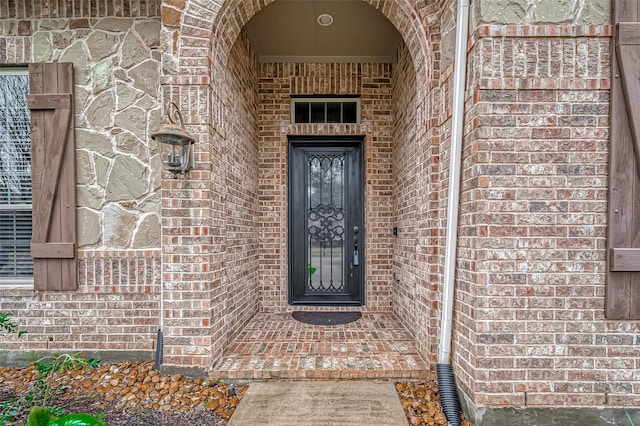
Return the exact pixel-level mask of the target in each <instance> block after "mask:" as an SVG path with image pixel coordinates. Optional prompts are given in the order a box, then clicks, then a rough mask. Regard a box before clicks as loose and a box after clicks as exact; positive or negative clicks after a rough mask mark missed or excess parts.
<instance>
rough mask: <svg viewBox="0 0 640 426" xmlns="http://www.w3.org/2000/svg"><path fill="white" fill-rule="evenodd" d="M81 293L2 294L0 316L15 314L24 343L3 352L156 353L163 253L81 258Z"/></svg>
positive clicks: (6, 342)
mask: <svg viewBox="0 0 640 426" xmlns="http://www.w3.org/2000/svg"><path fill="white" fill-rule="evenodd" d="M78 278H79V280H78V290H77V291H75V292H64V293H58V292H36V291H34V290H33V289H26V288H10V287H5V288H3V289H0V311H1V312H11V313H13V314H14V316H15V319H16V321H17V322H18V323H19V324H20V327H21V328H22V329H25V330H27V331H28V333H27V334H25V335H24V336H22V338H21V339H19V340H18V339H16V338H15V337H13V336H5V337H3V339H2V346H1V347H0V348H1V349H3V350H11V349H20V350H30V351H31V350H103V351H105V350H109V351H110V350H128V351H140V350H149V351H151V350H154V349H155V333H156V331H157V330H158V324H159V318H160V309H159V293H160V253H159V251H158V250H153V251H140V252H132V251H126V252H112V251H101V252H87V251H82V252H80V253H79V259H78Z"/></svg>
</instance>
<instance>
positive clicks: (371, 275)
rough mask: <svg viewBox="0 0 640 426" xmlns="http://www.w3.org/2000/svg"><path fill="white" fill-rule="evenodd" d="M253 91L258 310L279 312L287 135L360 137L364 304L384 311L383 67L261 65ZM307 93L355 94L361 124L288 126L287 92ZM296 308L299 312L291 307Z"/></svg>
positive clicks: (387, 287) (386, 80)
mask: <svg viewBox="0 0 640 426" xmlns="http://www.w3.org/2000/svg"><path fill="white" fill-rule="evenodd" d="M258 90H259V104H258V105H259V127H260V133H259V138H260V144H259V149H260V164H259V170H260V172H259V173H260V212H261V214H260V223H261V227H260V271H261V275H260V295H261V307H262V309H263V310H265V311H270V312H284V311H285V310H286V309H287V286H288V271H287V265H288V255H287V250H288V249H287V232H288V231H287V221H288V219H287V217H288V213H287V208H288V201H287V194H288V192H287V185H288V183H287V168H288V163H287V156H288V152H287V149H288V139H287V136H288V135H320V136H340V135H364V136H365V144H364V150H365V244H366V260H365V264H364V267H365V274H366V278H365V291H366V294H365V306H366V307H365V309H366V310H369V311H380V310H382V311H388V310H390V307H391V282H392V275H391V247H392V236H391V235H392V227H393V225H392V210H391V183H392V181H391V173H392V171H391V165H392V163H391V161H392V158H391V151H392V131H393V127H392V123H393V122H392V111H391V65H390V64H355V63H354V64H352V63H273V64H271V63H261V64H259V83H258ZM309 94H313V95H361V108H362V110H361V123H360V124H291V95H309ZM299 308H300V309H305V307H298V306H296V309H299ZM307 309H319V308H317V307H316V308H311V307H308V308H307ZM325 309H326V308H325ZM350 309H353V308H350Z"/></svg>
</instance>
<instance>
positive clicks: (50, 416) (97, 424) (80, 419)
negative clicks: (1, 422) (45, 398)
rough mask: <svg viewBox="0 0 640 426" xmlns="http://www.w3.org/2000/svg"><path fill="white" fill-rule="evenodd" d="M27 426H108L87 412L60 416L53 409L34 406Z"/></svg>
mask: <svg viewBox="0 0 640 426" xmlns="http://www.w3.org/2000/svg"><path fill="white" fill-rule="evenodd" d="M26 426H106V425H105V423H102V422H101V421H100V420H99V419H97V418H95V417H93V416H91V415H89V414H85V413H77V414H70V415H68V416H64V417H60V418H58V417H57V416H56V415H55V414H54V413H53V412H52V411H51V410H49V409H47V408H43V407H37V406H36V407H33V408H31V412H30V413H29V419H28V421H27V424H26Z"/></svg>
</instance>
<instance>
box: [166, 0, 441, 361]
mask: <svg viewBox="0 0 640 426" xmlns="http://www.w3.org/2000/svg"><path fill="white" fill-rule="evenodd" d="M205 3H206V2H202V1H199V2H197V3H196V2H186V4H185V6H184V9H182V10H179V8H178V7H176V6H166V7H167V8H168V9H171V10H175V11H179V12H180V18H179V26H178V27H176V29H174V30H172V29H171V28H167V31H166V33H165V39H166V41H167V43H172V44H173V46H174V50H173V51H174V55H173V56H171V55H167V58H165V63H166V64H167V68H171V66H173V67H174V72H172V74H171V75H170V76H167V77H166V78H165V85H164V86H163V90H164V97H165V100H169V99H170V100H174V101H176V102H179V103H180V106H181V109H182V111H183V116H184V117H186V118H185V121H186V122H187V123H188V128H189V130H190V131H192V133H194V134H196V135H197V140H198V142H197V144H196V154H195V171H194V172H191V173H190V176H189V178H188V179H186V180H185V181H165V182H163V187H164V189H165V191H164V192H163V206H164V210H163V218H165V219H164V222H163V229H164V230H166V232H164V237H163V254H164V285H163V288H164V289H165V290H164V291H165V292H166V293H167V295H168V296H169V297H165V302H164V304H165V312H167V317H166V318H165V323H166V324H168V325H171V327H175V328H174V329H175V330H179V332H178V333H177V334H176V335H175V336H174V337H172V336H171V335H170V334H169V333H168V336H167V337H166V338H165V353H166V356H165V362H166V363H168V364H171V363H175V364H183V363H185V360H186V359H188V360H189V361H188V363H189V364H191V365H193V364H194V360H196V362H195V364H200V365H203V366H207V365H210V363H218V365H220V363H219V360H220V359H221V357H222V356H223V353H224V352H225V350H226V349H228V348H229V347H230V346H229V345H230V344H231V343H232V342H233V341H234V339H236V338H237V337H238V336H239V335H240V333H241V332H242V330H243V329H244V330H245V331H244V332H243V333H245V332H247V328H246V325H247V323H249V321H250V320H252V319H255V318H256V315H258V314H259V313H263V314H261V315H267V314H273V315H286V313H287V312H288V311H291V309H292V308H291V302H292V296H291V285H290V275H291V268H290V262H291V259H292V253H291V252H292V250H293V249H292V245H291V244H290V243H289V241H290V234H291V229H292V228H291V223H290V222H291V218H292V217H294V216H295V215H296V214H297V213H296V212H295V211H293V212H292V211H291V198H290V197H291V195H290V193H291V185H290V180H291V174H290V168H291V164H290V163H289V161H290V155H289V153H290V149H291V146H292V145H291V140H292V139H295V138H296V137H299V136H305V137H313V138H314V141H315V142H314V143H315V144H316V145H317V146H320V147H323V146H325V145H326V143H327V142H330V141H335V140H339V139H344V138H347V139H350V140H351V141H353V140H359V141H360V142H359V143H361V148H362V176H363V178H362V183H361V188H360V189H361V190H362V199H363V206H362V214H363V218H362V225H363V227H364V231H363V234H362V236H361V237H360V236H358V238H362V240H363V241H360V246H359V249H360V250H359V252H361V253H362V255H363V257H362V258H361V259H360V260H359V261H358V262H361V263H362V270H363V271H364V273H363V277H362V290H361V291H362V294H360V295H359V296H358V297H359V298H358V299H357V303H352V304H351V305H350V309H354V308H355V309H358V310H361V311H364V312H365V313H367V314H368V315H370V317H369V320H370V321H372V322H375V321H378V322H380V323H385V324H387V325H389V326H390V327H391V328H392V329H398V330H399V329H401V328H403V327H406V328H409V330H410V331H411V332H410V333H407V331H406V329H404V332H403V333H401V336H400V340H399V342H400V343H398V344H397V345H396V346H398V347H401V346H407V345H408V347H409V348H413V349H410V350H409V352H410V356H411V357H412V358H411V359H413V360H414V361H415V362H422V361H421V357H423V358H428V357H429V356H430V355H431V354H430V352H429V351H428V348H429V347H430V344H431V339H432V336H434V335H435V333H434V332H433V330H430V327H434V325H433V324H431V323H429V321H428V317H429V315H430V314H429V311H430V309H431V306H432V304H433V302H434V301H435V300H436V295H435V292H434V290H433V289H432V288H430V287H429V286H428V285H427V283H426V279H425V278H424V275H425V274H424V273H423V270H422V269H421V268H422V267H423V266H424V265H426V264H427V263H428V262H429V261H430V260H432V259H428V256H429V254H428V253H424V254H423V255H421V254H420V253H419V252H416V247H417V244H422V243H418V240H419V239H420V238H422V237H423V236H424V235H426V234H428V233H429V231H428V230H427V227H429V226H431V225H430V224H428V223H427V222H426V221H421V220H420V221H417V220H416V219H418V216H416V215H417V214H422V215H423V216H424V217H426V216H427V215H429V214H430V213H429V212H428V211H426V210H425V207H424V204H422V203H423V201H424V199H423V195H421V193H420V191H421V188H422V187H424V186H425V182H428V181H429V179H430V176H431V175H433V174H434V170H433V168H430V167H429V165H432V164H435V163H436V162H435V161H431V160H430V157H437V156H438V153H437V147H435V145H434V143H433V140H434V138H435V139H436V140H437V133H436V129H434V126H433V121H434V120H432V117H431V115H432V114H433V106H432V105H434V103H435V100H436V99H437V95H436V94H434V93H435V92H434V88H433V86H434V83H433V76H434V74H435V73H436V65H437V61H435V59H434V58H436V57H437V55H436V54H435V53H434V52H433V46H432V44H431V42H430V40H429V38H428V37H427V33H435V28H428V27H425V25H424V24H423V23H424V22H428V21H426V20H425V19H426V18H427V17H428V16H429V14H430V13H431V12H430V11H429V10H427V7H426V6H425V7H424V8H422V9H419V8H416V6H415V5H414V4H412V2H405V1H389V2H373V3H371V2H363V3H362V5H363V6H366V7H367V8H372V9H371V10H374V11H375V9H377V12H376V13H378V14H380V15H381V16H384V17H386V19H388V20H389V21H390V22H391V23H392V24H393V26H394V27H395V28H396V29H397V30H398V33H399V35H400V37H399V40H402V41H400V42H399V43H398V45H397V47H396V48H395V49H394V51H393V52H392V55H390V60H389V61H371V60H368V61H365V60H362V59H361V58H354V59H353V60H351V61H349V60H344V58H342V59H341V60H330V59H327V58H324V59H313V60H309V59H308V58H307V60H306V61H295V60H293V61H291V60H290V61H284V60H282V61H270V60H263V59H262V58H261V57H260V52H257V51H256V48H255V46H254V44H255V43H254V42H252V40H251V33H250V28H249V30H248V27H247V24H250V20H251V18H252V17H254V16H258V15H257V14H259V13H261V12H260V11H261V10H262V9H265V8H269V7H271V6H270V5H269V4H263V3H262V2H259V3H257V4H256V3H255V2H248V1H229V2H225V3H224V4H223V6H222V7H221V8H219V9H218V8H217V7H216V6H215V4H214V3H213V2H211V4H210V5H206V4H205ZM266 3H269V2H266ZM276 3H279V2H276ZM285 3H287V2H282V3H281V4H283V5H284V4H285ZM367 3H369V4H367ZM359 4H360V3H359ZM265 10H267V9H265ZM319 12H321V11H319ZM433 13H435V12H433ZM320 14H321V13H320ZM314 24H315V22H314ZM309 56H310V55H309ZM296 96H299V97H305V96H307V97H315V96H320V97H324V98H326V97H332V96H336V97H340V98H343V99H344V98H349V97H353V98H357V99H358V100H359V104H360V108H361V110H360V115H361V120H358V121H357V122H355V123H318V122H315V123H307V124H304V123H300V122H296V121H295V120H292V112H291V110H292V99H294V98H295V97H296ZM350 143H351V142H350ZM318 144H319V145H318ZM323 144H325V145H323ZM418 153H420V154H419V155H418ZM362 225H360V224H358V225H357V226H356V225H354V224H351V225H350V226H349V227H350V229H354V227H355V228H357V227H359V226H362ZM185 227H187V228H190V229H192V230H193V229H194V228H195V229H197V230H198V234H197V235H195V236H194V235H192V234H190V235H187V233H186V232H185V234H183V235H179V234H178V235H176V233H175V229H176V228H179V229H184V228H185ZM354 236H355V235H354V234H349V235H348V236H347V241H349V243H350V242H351V240H352V239H353V238H354ZM354 248H355V249H356V250H357V247H354ZM351 256H352V257H351V264H352V265H353V263H354V262H355V261H354V259H355V255H354V254H352V255H351ZM421 257H422V258H421ZM185 259H187V262H185ZM309 267H310V268H311V267H314V266H313V265H311V264H310V265H309ZM314 268H315V267H314ZM169 290H171V291H169ZM185 298H186V299H187V300H188V303H185ZM303 305H306V304H303ZM297 308H300V307H299V306H298V307H297ZM302 309H311V310H314V309H319V308H318V307H317V306H316V304H314V303H312V304H311V306H302ZM323 309H335V308H334V307H323ZM178 310H179V311H180V313H178ZM174 312H175V315H176V316H172V314H173V313H174ZM376 318H377V319H376ZM269 321H270V324H271V325H272V326H273V327H276V328H277V327H287V324H286V323H280V322H279V321H280V318H275V319H273V318H272V319H269V320H268V321H267V320H264V321H263V323H267V322H269ZM251 324H253V323H251ZM251 324H250V327H251ZM273 324H279V325H273ZM271 331H273V330H271ZM265 332H268V330H266V331H265ZM412 335H413V336H412ZM178 336H179V337H178ZM414 336H415V337H419V339H418V340H417V349H416V341H415V340H414ZM374 340H375V339H374ZM387 340H388V341H389V342H393V341H394V340H393V338H391V339H389V338H387ZM185 345H186V346H188V349H185ZM347 346H348V345H347ZM383 346H384V345H383ZM293 350H294V351H298V352H299V350H297V349H293ZM418 353H419V354H418ZM227 361H228V359H227ZM414 361H411V360H405V361H403V362H404V363H405V364H406V365H407V366H410V365H412V363H414ZM423 367H424V364H420V365H419V366H418V367H417V368H416V370H417V371H426V368H423ZM386 368H388V366H387V367H386ZM408 368H409V367H408Z"/></svg>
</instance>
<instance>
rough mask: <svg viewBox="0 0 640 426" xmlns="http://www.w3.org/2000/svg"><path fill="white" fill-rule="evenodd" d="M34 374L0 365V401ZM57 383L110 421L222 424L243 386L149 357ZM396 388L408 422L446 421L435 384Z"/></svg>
mask: <svg viewBox="0 0 640 426" xmlns="http://www.w3.org/2000/svg"><path fill="white" fill-rule="evenodd" d="M36 374H37V372H36V370H35V369H34V368H33V367H29V368H22V369H18V368H0V402H1V401H8V400H10V399H11V398H12V397H13V396H14V395H17V394H26V393H27V392H28V391H29V388H30V386H31V383H32V382H33V380H34V379H35V377H36ZM56 386H60V387H61V389H63V390H64V393H63V394H62V395H61V396H59V397H56V398H53V399H52V400H51V401H50V403H49V405H52V406H55V407H59V408H62V409H64V410H65V411H66V413H67V414H72V413H78V412H84V413H89V414H92V415H94V416H96V417H99V418H102V421H103V422H105V423H106V424H108V425H109V426H177V425H190V424H193V425H214V426H216V425H225V424H226V423H227V421H228V420H229V418H230V417H231V415H232V414H233V412H234V410H235V408H236V406H237V404H238V403H239V401H240V399H241V398H242V396H243V395H244V394H245V392H246V390H247V386H241V385H237V386H235V389H234V390H235V396H234V395H233V394H234V392H233V391H232V390H231V389H230V385H228V384H223V383H218V382H215V381H210V380H202V379H196V380H188V379H185V378H183V377H181V376H180V375H178V374H176V375H173V376H161V375H160V374H159V372H157V371H155V370H153V362H151V361H147V362H123V363H119V364H110V365H104V366H101V367H99V368H96V369H93V370H79V371H69V372H65V373H63V374H58V375H57V376H56ZM396 390H397V392H398V395H399V396H400V400H401V403H402V406H403V408H404V410H405V413H406V415H407V419H408V420H409V424H410V425H411V426H421V425H446V424H447V421H446V418H445V416H444V414H443V412H442V407H441V405H440V399H439V396H438V391H437V384H436V383H434V382H431V381H422V382H398V383H396ZM27 415H28V413H26V412H23V413H19V414H18V416H17V418H16V421H15V422H14V423H9V424H7V426H9V425H12V424H13V425H24V424H25V422H26V417H27ZM463 426H473V424H472V423H470V422H467V421H463Z"/></svg>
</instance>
